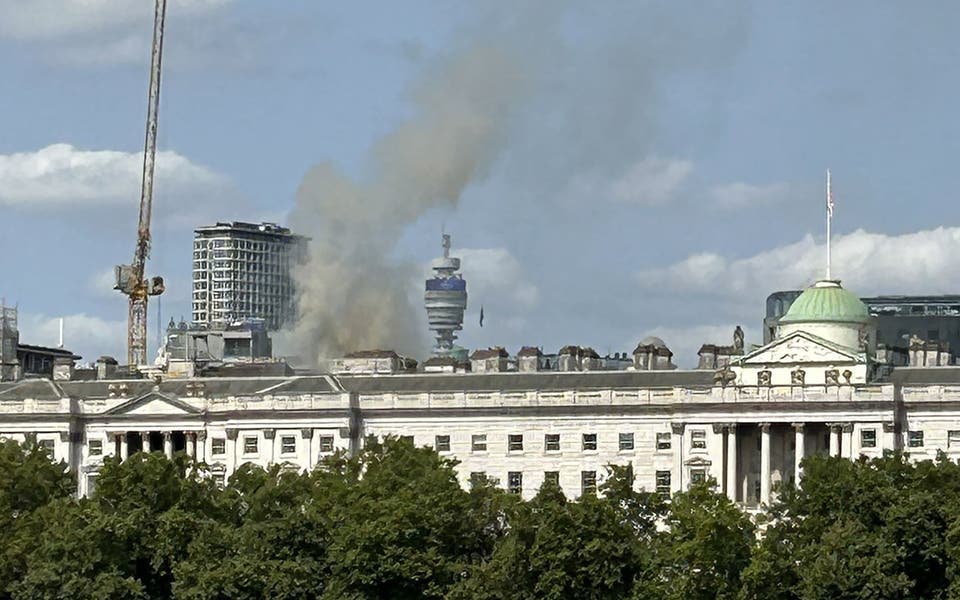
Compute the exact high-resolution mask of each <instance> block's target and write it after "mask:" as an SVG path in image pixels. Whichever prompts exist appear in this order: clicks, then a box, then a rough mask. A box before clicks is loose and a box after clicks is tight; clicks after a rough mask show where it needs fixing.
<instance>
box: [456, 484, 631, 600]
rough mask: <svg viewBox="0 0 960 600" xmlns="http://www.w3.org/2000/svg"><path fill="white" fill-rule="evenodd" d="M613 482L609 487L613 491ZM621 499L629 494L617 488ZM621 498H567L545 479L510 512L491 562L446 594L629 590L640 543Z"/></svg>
mask: <svg viewBox="0 0 960 600" xmlns="http://www.w3.org/2000/svg"><path fill="white" fill-rule="evenodd" d="M612 487H613V486H611V489H612ZM616 489H617V490H618V492H619V493H620V495H622V496H623V498H624V499H632V498H633V495H632V494H631V493H624V492H623V491H622V490H620V488H619V487H617V488H616ZM625 506H627V504H626V501H625V503H624V504H623V505H621V503H620V501H619V498H618V501H613V500H609V499H604V498H598V497H596V496H595V495H593V494H586V495H584V496H582V497H581V498H580V499H579V500H578V501H577V502H568V501H567V499H566V498H565V497H564V495H563V492H562V491H561V490H560V488H559V487H558V486H557V485H556V484H554V483H552V482H548V483H546V484H544V486H543V487H542V488H541V489H540V491H539V493H538V494H537V496H536V497H535V498H534V499H533V500H532V501H530V502H527V503H522V504H519V503H518V504H517V505H515V506H514V507H513V509H512V510H511V511H510V512H509V513H507V515H508V519H509V527H508V532H507V534H506V535H505V536H504V537H502V538H501V540H500V543H499V544H498V545H497V547H496V550H495V551H494V553H493V556H492V557H491V558H490V560H489V561H488V562H487V563H486V564H484V565H483V566H482V567H480V568H479V569H477V570H476V571H475V572H474V573H473V574H472V576H471V577H470V578H469V579H467V580H465V581H463V582H461V583H459V584H458V585H457V586H456V587H455V588H454V589H453V590H452V591H451V593H450V595H449V596H448V597H449V598H451V599H456V600H459V599H463V600H466V599H468V598H470V599H478V600H487V599H489V600H494V599H501V598H504V599H505V598H522V599H531V600H532V599H534V598H538V599H539V598H543V599H561V598H563V599H567V598H570V599H581V598H582V599H600V598H624V597H626V596H627V595H629V593H630V590H631V589H632V587H633V583H634V580H635V578H636V576H637V573H638V572H639V571H640V569H642V567H643V565H642V557H643V553H642V551H641V550H642V546H641V544H640V538H639V537H638V536H637V535H636V533H635V526H636V522H635V520H633V519H631V518H628V516H627V515H628V511H627V510H626V509H625Z"/></svg>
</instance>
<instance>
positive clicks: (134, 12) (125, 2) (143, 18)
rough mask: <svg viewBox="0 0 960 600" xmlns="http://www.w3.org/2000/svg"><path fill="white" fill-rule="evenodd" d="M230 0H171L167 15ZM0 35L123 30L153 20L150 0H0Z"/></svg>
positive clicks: (46, 37) (30, 36) (14, 36)
mask: <svg viewBox="0 0 960 600" xmlns="http://www.w3.org/2000/svg"><path fill="white" fill-rule="evenodd" d="M230 1H231V0H171V1H170V2H168V3H167V18H168V19H169V18H170V17H171V16H180V15H183V16H187V17H195V16H198V15H202V14H205V13H208V12H211V11H214V10H216V9H218V8H220V7H222V6H224V5H226V4H228V3H229V2H230ZM0 14H3V19H0V37H6V38H11V39H15V40H51V39H57V38H64V37H71V36H79V35H89V34H102V33H103V32H110V31H117V30H119V31H124V30H129V29H130V28H133V27H137V26H138V25H144V24H149V25H151V26H152V23H153V2H150V1H145V0H28V1H26V2H25V1H24V0H0Z"/></svg>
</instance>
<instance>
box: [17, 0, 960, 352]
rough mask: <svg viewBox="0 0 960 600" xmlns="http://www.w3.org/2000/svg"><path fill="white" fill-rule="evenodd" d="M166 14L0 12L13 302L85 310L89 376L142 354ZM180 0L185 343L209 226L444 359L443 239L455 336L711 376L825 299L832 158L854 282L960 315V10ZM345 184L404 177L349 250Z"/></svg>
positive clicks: (166, 98) (841, 271)
mask: <svg viewBox="0 0 960 600" xmlns="http://www.w3.org/2000/svg"><path fill="white" fill-rule="evenodd" d="M150 4H151V3H149V2H144V1H142V0H92V1H91V0H83V1H81V0H31V1H29V2H26V1H24V0H0V14H2V15H4V17H3V18H2V19H0V80H2V81H3V82H4V85H3V87H2V90H0V257H2V260H3V270H2V275H0V297H3V298H5V300H6V303H7V304H10V305H14V304H15V305H17V306H18V307H19V309H20V328H21V340H22V341H23V342H25V343H33V344H55V343H56V342H57V333H58V331H57V330H58V326H57V322H58V319H59V318H61V317H62V318H64V319H65V343H66V346H67V347H68V348H70V349H72V350H74V351H75V352H77V353H79V354H81V355H82V356H83V357H84V359H85V360H94V359H96V357H97V356H99V355H102V354H110V355H115V356H119V357H122V356H124V355H125V329H126V299H125V297H123V296H122V295H120V294H119V293H118V292H115V291H113V290H112V283H113V282H112V268H113V265H115V264H119V263H128V262H130V260H131V258H132V253H133V245H134V237H135V232H136V218H137V203H138V201H139V179H140V161H141V153H142V144H143V136H144V117H145V112H146V89H147V78H148V70H147V69H148V63H149V38H150V34H151V30H152V16H153V14H152V7H151V6H150ZM168 5H169V6H168V15H167V28H166V39H165V54H164V73H163V82H162V86H163V87H162V92H161V103H160V104H161V107H160V124H159V136H158V139H159V150H160V154H159V157H158V172H157V179H156V193H155V205H154V215H155V220H154V228H153V247H152V254H151V259H150V262H149V265H148V272H149V274H159V275H162V276H164V278H165V279H166V281H167V286H168V289H167V292H166V293H165V294H164V296H163V297H162V303H161V304H160V306H159V311H160V313H161V314H162V320H163V322H164V323H165V322H166V321H167V320H168V319H169V318H170V317H173V318H175V319H179V318H180V316H181V315H182V316H184V317H186V318H189V315H190V267H191V265H190V260H191V239H192V230H193V229H194V228H195V227H198V226H201V225H206V224H210V223H213V222H215V221H227V220H269V221H276V222H280V223H283V224H287V225H289V226H290V227H291V228H293V229H294V230H295V231H297V232H298V233H303V234H305V235H308V236H311V237H313V238H314V239H315V241H316V244H315V245H317V246H318V247H320V246H325V249H324V252H326V254H325V255H324V256H326V257H328V258H326V259H325V260H334V261H335V260H338V259H337V258H336V257H334V258H333V259H330V258H329V256H330V253H331V252H333V251H335V250H336V249H337V248H340V247H341V244H342V248H343V252H342V253H341V254H340V255H339V256H340V259H341V260H342V261H343V262H344V265H340V267H341V270H339V271H336V272H338V273H342V274H343V276H344V277H345V278H346V277H347V275H350V276H351V277H352V278H353V279H359V280H363V279H366V281H363V282H362V285H363V286H365V287H364V290H368V289H369V288H376V287H377V285H378V282H380V281H383V286H397V285H399V286H401V287H402V288H403V289H402V292H403V294H401V295H405V296H406V301H405V302H404V301H397V300H391V302H396V306H397V308H396V310H395V311H393V313H392V314H393V317H394V318H395V320H399V321H402V322H403V323H405V324H407V325H411V327H412V330H414V331H415V332H416V335H417V336H419V337H418V339H417V340H415V341H413V342H411V341H410V340H409V339H404V340H402V342H401V341H400V340H398V341H397V343H398V344H401V343H402V345H404V346H405V347H404V348H402V349H403V350H404V351H406V352H411V353H413V354H417V353H419V355H420V356H422V355H423V353H425V352H426V348H427V347H428V346H427V344H428V343H429V340H428V336H427V331H426V325H425V317H424V315H423V311H422V308H420V307H419V304H418V303H419V302H420V298H421V296H422V289H423V288H422V285H423V284H422V279H423V277H424V276H425V274H426V272H427V271H428V268H427V267H428V264H429V261H430V260H431V259H432V258H433V257H435V256H437V255H438V254H439V252H440V232H441V230H442V229H443V230H445V231H447V232H448V233H451V234H452V236H453V252H452V254H453V255H454V256H460V257H461V258H462V259H463V273H464V276H465V278H466V279H467V282H468V283H467V286H468V293H469V298H470V299H469V307H468V311H467V316H466V322H465V325H464V330H463V332H462V334H461V338H460V343H462V344H463V345H465V346H468V347H472V348H477V347H487V346H490V345H502V346H505V347H507V348H508V349H509V350H511V351H512V352H515V351H516V350H518V349H519V348H520V346H523V345H536V346H541V347H543V348H544V350H545V351H556V350H557V349H558V348H560V347H561V346H563V345H567V344H579V345H584V346H592V347H593V348H595V349H597V350H598V351H599V352H600V353H607V352H624V351H626V352H630V351H632V349H633V347H634V346H635V345H636V344H637V342H638V341H639V340H640V339H642V338H644V337H645V336H648V335H657V336H659V337H661V338H663V339H664V340H665V341H666V343H667V344H668V345H669V346H670V347H671V348H672V349H673V351H674V353H675V361H676V362H678V363H679V364H680V365H681V366H688V367H689V366H693V365H695V363H696V351H697V349H698V348H699V346H700V345H701V344H703V343H705V342H711V343H730V342H731V340H732V332H733V329H734V328H735V326H736V325H738V324H739V325H742V326H743V327H744V329H745V331H746V334H747V342H748V343H751V342H753V343H759V342H760V341H761V339H760V338H761V322H762V318H763V310H764V299H765V297H766V296H767V295H768V294H769V293H771V292H773V291H776V290H781V289H798V288H802V287H804V286H806V285H809V284H811V283H812V282H813V281H815V280H816V279H817V278H819V277H822V274H823V271H824V255H825V251H824V242H825V226H824V212H825V211H824V204H825V203H824V178H825V171H826V169H828V168H829V169H830V170H831V172H832V178H833V195H834V201H835V204H836V209H835V219H834V223H833V231H834V237H833V245H834V253H833V255H834V261H833V272H834V275H835V276H837V277H839V278H840V279H842V281H843V283H844V285H845V286H846V287H848V288H849V289H852V290H853V291H855V292H857V293H859V294H861V295H874V294H915V293H916V294H920V293H931V294H936V293H960V261H956V260H954V257H955V256H957V255H958V254H960V203H958V202H956V201H955V200H954V198H953V193H954V190H955V189H956V188H957V181H956V180H957V177H958V175H960V170H958V169H957V168H956V166H955V162H956V161H957V157H958V156H960V152H958V150H960V148H958V146H960V120H958V119H956V118H955V115H954V113H955V107H956V106H957V105H958V104H960V102H958V95H960V75H958V71H957V69H956V68H955V65H956V64H958V58H960V57H958V53H960V46H958V45H957V44H956V42H955V39H954V37H955V36H954V35H953V34H954V27H953V24H954V23H956V22H957V20H958V18H960V5H958V4H957V3H953V2H945V1H944V2H928V3H923V5H909V6H908V5H906V4H904V3H896V2H866V1H862V2H861V1H851V2H844V3H835V2H826V1H817V0H813V1H810V2H804V3H779V2H777V3H774V2H728V1H725V2H720V1H716V2H710V1H704V2H700V3H696V4H692V3H676V2H636V1H631V2H616V1H613V0H611V1H609V2H597V3H577V2H562V1H553V2H535V1H520V2H510V3H507V2H489V3H476V2H467V1H464V2H451V1H441V0H435V1H427V0H411V1H407V2H403V3H392V2H391V3H388V2H371V1H358V2H351V3H334V2H316V1H308V0H286V1H285V2H269V3H267V2H254V1H252V0H169V2H168ZM491 53H493V54H496V59H497V60H490V61H487V60H479V61H478V60H474V59H475V58H476V57H477V56H481V57H488V56H489V55H490V54H491ZM491 90H492V91H491ZM463 105H467V106H469V107H470V110H468V111H466V112H463V111H461V110H460V108H461V107H462V106H463ZM451 107H453V108H451ZM451 115H452V117H453V118H460V117H464V118H465V120H466V123H467V124H466V125H465V126H461V125H462V123H461V121H451V120H450V119H451ZM451 122H452V123H454V124H455V125H456V126H452V125H451ZM418 127H419V128H420V129H419V130H418V129H417V128H418ZM411 130H413V132H414V133H413V134H410V132H411ZM424 131H426V132H427V134H429V135H427V134H424V135H426V137H424V136H423V135H420V134H422V133H423V132H424ZM408 134H410V135H408ZM418 136H419V137H418ZM430 136H434V137H430ZM398 139H399V140H401V142H402V141H404V140H406V141H407V142H410V141H411V139H412V141H413V142H414V143H410V144H407V145H403V144H401V143H399V142H397V140H398ZM318 165H319V167H318ZM324 165H326V166H328V167H329V169H328V170H327V171H325V172H328V173H336V174H337V178H339V179H336V180H337V181H340V180H343V181H349V182H351V185H355V186H357V188H358V189H373V188H377V189H379V188H383V187H385V186H386V187H390V190H389V192H388V193H386V192H385V193H381V192H377V193H375V194H372V195H364V194H362V193H360V194H358V195H356V196H348V197H349V198H353V200H343V201H342V202H344V203H349V202H353V204H354V205H352V207H351V210H355V211H357V212H358V213H363V212H364V211H369V212H373V211H376V212H378V213H379V214H380V215H381V217H378V218H376V219H374V218H369V217H370V215H366V216H365V217H364V218H362V219H354V220H352V221H351V223H352V225H351V227H350V228H347V229H343V230H341V229H340V221H337V220H336V219H337V218H341V217H342V215H341V214H340V209H339V208H338V206H340V208H342V207H343V205H338V203H339V202H341V200H340V196H336V195H334V192H335V191H337V190H333V189H331V188H330V187H329V186H330V185H331V184H330V181H329V179H330V178H327V179H323V178H320V180H319V182H320V183H318V179H317V178H316V177H308V174H310V173H313V174H314V175H316V173H317V172H318V171H317V169H323V168H325V167H323V166H324ZM450 165H454V166H456V167H457V168H458V169H459V170H453V171H451V170H450V169H451V167H450ZM460 167H462V168H460ZM398 173H399V175H398ZM410 173H414V174H417V175H422V174H426V175H430V176H435V175H437V173H440V175H442V176H443V177H446V178H447V179H444V183H450V184H451V185H449V186H439V187H437V186H434V187H430V186H427V187H423V186H419V187H418V185H419V183H420V182H419V180H418V181H417V184H418V185H414V184H412V183H411V177H410ZM305 178H306V180H305ZM341 191H342V190H341ZM421 196H422V197H421ZM317 197H320V198H327V199H328V201H326V202H322V201H316V200H315V198H317ZM311 198H313V199H314V200H311ZM331 198H332V199H333V200H329V199H331ZM369 198H373V199H372V200H369ZM368 200H369V202H368ZM311 202H313V204H310V203H311ZM307 205H309V206H307ZM308 209H309V210H308ZM334 213H336V214H334ZM304 215H307V216H306V217H305V216H304ZM383 215H387V216H388V217H387V218H383ZM331 240H336V244H334V243H333V242H332V241H331ZM364 249H366V252H364ZM334 254H335V252H334ZM371 255H372V256H373V257H374V258H373V262H372V263H367V262H363V263H360V262H358V263H356V268H354V269H353V271H354V272H353V273H348V272H349V271H350V265H351V262H350V261H351V260H353V257H354V256H363V257H364V260H368V259H370V256H371ZM358 260H359V259H358ZM310 273H312V272H310ZM310 273H308V274H307V275H306V277H313V276H314V275H311V274H310ZM364 274H369V276H368V277H366V278H364V277H363V275H364ZM357 275H359V276H360V277H354V276H357ZM325 276H326V275H325ZM398 282H399V283H398ZM308 283H310V284H312V285H313V287H314V288H317V287H320V288H322V289H323V291H324V294H326V295H330V294H333V295H334V296H335V295H336V294H337V293H341V292H340V291H337V290H339V288H338V286H337V285H336V282H329V283H328V282H327V281H326V280H321V284H320V285H319V286H318V285H317V280H316V279H313V280H310V281H308ZM354 285H361V284H360V283H350V284H348V285H345V286H344V289H343V290H342V293H343V294H347V297H346V301H347V302H348V303H349V300H350V297H351V296H350V294H351V293H352V292H351V290H353V289H355V288H354V287H352V286H354ZM357 289H358V288H357ZM330 290H333V291H330ZM394 292H397V290H394ZM358 293H359V292H358ZM321 297H324V298H325V297H326V296H325V295H321ZM384 297H389V298H396V297H398V295H397V293H394V294H393V295H386V296H384ZM335 300H337V301H341V302H342V301H343V300H344V298H335ZM332 305H335V304H332ZM481 306H482V307H483V309H484V325H483V327H482V328H480V327H479V322H478V321H479V312H480V308H481ZM411 307H412V308H411ZM157 309H158V306H157V302H155V301H154V302H153V303H152V304H151V308H150V317H151V323H150V336H151V339H152V340H155V339H156V315H157ZM317 323H318V325H317V326H316V327H314V328H312V329H308V333H309V335H310V336H320V337H323V336H325V335H327V333H328V332H326V331H325V330H324V328H327V329H330V328H336V327H338V326H339V325H338V323H337V320H336V319H327V320H320V321H318V322H317ZM383 331H394V329H390V328H389V327H388V328H385V329H383ZM339 337H340V339H345V340H347V343H349V341H350V340H351V339H357V340H363V342H364V343H374V342H375V343H377V344H380V345H389V344H390V342H391V340H389V339H376V337H374V338H368V337H364V336H361V335H359V334H358V335H357V336H356V337H353V332H352V331H345V332H340V336H339Z"/></svg>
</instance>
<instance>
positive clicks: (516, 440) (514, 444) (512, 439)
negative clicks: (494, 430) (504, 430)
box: [507, 433, 523, 452]
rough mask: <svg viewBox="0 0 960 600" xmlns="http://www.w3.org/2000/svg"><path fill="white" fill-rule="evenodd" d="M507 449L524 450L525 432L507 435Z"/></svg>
mask: <svg viewBox="0 0 960 600" xmlns="http://www.w3.org/2000/svg"><path fill="white" fill-rule="evenodd" d="M507 450H509V451H510V452H517V451H519V450H523V434H522V433H511V434H510V435H508V436H507Z"/></svg>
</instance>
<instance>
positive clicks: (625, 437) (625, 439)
mask: <svg viewBox="0 0 960 600" xmlns="http://www.w3.org/2000/svg"><path fill="white" fill-rule="evenodd" d="M620 450H633V434H632V433H621V434H620Z"/></svg>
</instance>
